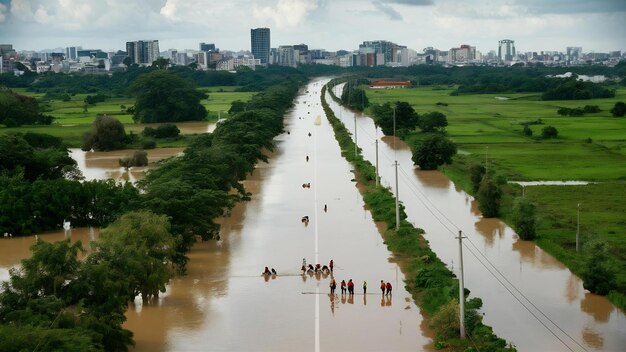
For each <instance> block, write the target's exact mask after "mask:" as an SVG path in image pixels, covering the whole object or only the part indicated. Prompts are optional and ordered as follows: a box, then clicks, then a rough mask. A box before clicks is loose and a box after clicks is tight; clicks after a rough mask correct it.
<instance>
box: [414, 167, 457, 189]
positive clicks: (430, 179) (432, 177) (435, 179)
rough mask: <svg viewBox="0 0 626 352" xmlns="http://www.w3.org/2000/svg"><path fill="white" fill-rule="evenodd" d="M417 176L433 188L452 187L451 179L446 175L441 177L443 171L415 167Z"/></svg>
mask: <svg viewBox="0 0 626 352" xmlns="http://www.w3.org/2000/svg"><path fill="white" fill-rule="evenodd" d="M414 173H415V177H417V179H418V180H420V182H422V183H423V184H425V185H428V186H429V187H433V188H442V189H445V190H448V188H450V184H451V182H450V180H449V179H448V178H446V177H441V173H439V172H437V171H426V170H419V169H415V171H414Z"/></svg>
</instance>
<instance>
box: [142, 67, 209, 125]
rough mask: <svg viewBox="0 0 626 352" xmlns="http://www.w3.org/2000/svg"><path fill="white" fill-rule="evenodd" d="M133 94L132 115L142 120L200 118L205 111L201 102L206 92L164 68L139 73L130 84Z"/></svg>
mask: <svg viewBox="0 0 626 352" xmlns="http://www.w3.org/2000/svg"><path fill="white" fill-rule="evenodd" d="M130 90H131V92H132V94H133V95H134V96H135V97H136V101H135V114H134V117H133V118H134V119H135V120H136V121H139V122H142V123H151V122H178V121H200V120H204V119H206V116H207V111H206V109H205V108H204V106H202V105H201V104H200V100H201V99H205V98H207V95H206V94H204V93H202V92H200V91H198V90H196V88H195V85H194V83H193V82H192V81H190V80H186V79H183V78H180V77H178V76H177V75H175V74H174V73H172V72H170V71H165V70H156V71H152V72H150V73H146V74H143V75H141V76H139V77H138V78H137V79H136V80H135V81H134V82H133V83H132V84H131V86H130Z"/></svg>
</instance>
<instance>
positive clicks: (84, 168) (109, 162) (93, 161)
mask: <svg viewBox="0 0 626 352" xmlns="http://www.w3.org/2000/svg"><path fill="white" fill-rule="evenodd" d="M134 152H135V150H134V149H122V150H114V151H110V152H93V151H89V152H85V151H83V150H80V149H79V148H70V156H71V157H72V159H74V160H76V164H77V165H78V168H79V169H80V171H81V172H82V173H83V176H85V180H87V181H91V180H107V179H113V180H116V181H130V182H133V183H134V182H137V181H138V180H141V179H142V178H144V177H145V175H146V171H148V170H149V169H151V168H153V167H154V162H156V161H159V160H162V159H165V158H169V157H171V156H175V155H178V154H180V153H182V152H183V148H156V149H147V150H146V152H147V153H148V162H149V163H150V164H149V165H148V166H141V167H131V168H130V169H128V170H126V169H125V168H123V167H121V166H120V165H119V162H118V161H119V159H121V158H126V157H131V156H132V155H133V153H134Z"/></svg>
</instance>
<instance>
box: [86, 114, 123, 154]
mask: <svg viewBox="0 0 626 352" xmlns="http://www.w3.org/2000/svg"><path fill="white" fill-rule="evenodd" d="M125 144H126V131H125V130H124V125H123V124H122V123H121V122H120V121H119V120H118V119H116V118H115V117H112V116H108V115H99V116H97V117H96V121H94V123H93V127H92V130H91V132H89V133H87V134H86V135H85V138H84V142H83V146H82V148H81V149H82V150H91V149H93V150H103V151H108V150H115V149H121V148H123V147H124V145H125Z"/></svg>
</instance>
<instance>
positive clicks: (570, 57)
mask: <svg viewBox="0 0 626 352" xmlns="http://www.w3.org/2000/svg"><path fill="white" fill-rule="evenodd" d="M565 56H566V60H567V61H568V63H573V62H576V61H579V60H582V58H583V48H582V47H580V46H568V47H567V48H566V49H565Z"/></svg>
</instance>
